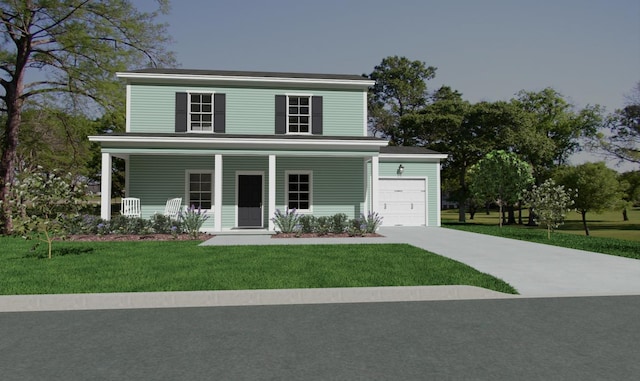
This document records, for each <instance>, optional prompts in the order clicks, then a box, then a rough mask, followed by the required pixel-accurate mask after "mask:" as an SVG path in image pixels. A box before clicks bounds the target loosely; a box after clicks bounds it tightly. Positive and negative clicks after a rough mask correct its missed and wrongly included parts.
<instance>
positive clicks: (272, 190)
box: [267, 155, 276, 231]
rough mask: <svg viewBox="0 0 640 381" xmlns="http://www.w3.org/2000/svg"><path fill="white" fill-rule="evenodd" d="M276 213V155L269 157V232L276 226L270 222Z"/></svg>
mask: <svg viewBox="0 0 640 381" xmlns="http://www.w3.org/2000/svg"><path fill="white" fill-rule="evenodd" d="M275 212H276V155H269V209H267V216H268V218H269V225H268V226H269V231H274V230H275V228H276V226H275V224H274V223H273V221H272V220H271V218H272V217H273V214H274V213H275Z"/></svg>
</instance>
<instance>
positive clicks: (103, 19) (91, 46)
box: [0, 0, 174, 232]
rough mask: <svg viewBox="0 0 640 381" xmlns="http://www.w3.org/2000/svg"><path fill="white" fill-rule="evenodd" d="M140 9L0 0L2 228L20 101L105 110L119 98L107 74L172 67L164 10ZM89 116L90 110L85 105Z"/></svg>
mask: <svg viewBox="0 0 640 381" xmlns="http://www.w3.org/2000/svg"><path fill="white" fill-rule="evenodd" d="M157 4H158V9H157V10H155V11H153V12H141V11H139V10H138V9H136V8H135V6H134V5H133V4H132V2H131V1H129V0H15V1H8V0H4V1H1V2H0V33H1V34H2V39H1V40H0V87H1V88H2V90H3V94H2V95H0V100H1V101H2V104H1V105H0V110H1V111H2V112H4V113H6V116H7V117H6V123H5V124H4V126H3V130H4V131H3V134H2V158H1V160H0V201H3V202H2V213H1V214H0V222H4V231H5V232H6V231H11V230H12V222H11V217H10V216H11V210H10V209H9V208H10V204H9V203H7V202H6V199H7V195H8V191H7V189H8V187H9V186H11V185H12V184H13V181H14V178H15V166H16V158H17V149H18V141H19V132H20V126H21V122H22V116H23V111H24V110H25V107H26V105H27V102H32V103H35V102H37V101H38V100H39V99H41V97H43V96H46V95H49V94H56V97H57V98H58V99H59V101H60V102H65V103H67V104H69V105H74V106H79V105H82V104H83V103H85V102H87V101H89V104H91V103H93V104H94V105H101V106H103V107H109V106H111V105H113V104H117V103H118V102H119V101H120V100H121V97H119V96H116V97H115V98H114V94H121V91H120V86H121V84H119V82H118V81H117V80H116V79H115V76H114V73H115V72H117V71H120V70H126V69H127V68H130V67H133V66H140V65H143V64H144V65H149V66H156V65H159V64H163V65H164V64H168V65H173V63H174V59H173V55H172V54H170V53H168V52H166V51H165V45H166V43H167V42H168V41H169V37H168V34H167V31H166V25H164V24H159V23H157V22H156V18H157V17H158V16H159V15H160V14H164V13H166V12H167V11H168V0H158V1H157ZM89 107H90V109H91V110H92V111H93V112H94V113H95V112H96V107H91V106H89Z"/></svg>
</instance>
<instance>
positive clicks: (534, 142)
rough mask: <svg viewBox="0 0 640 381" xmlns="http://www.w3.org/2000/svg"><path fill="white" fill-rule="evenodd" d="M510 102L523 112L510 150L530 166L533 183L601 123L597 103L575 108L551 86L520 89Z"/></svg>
mask: <svg viewBox="0 0 640 381" xmlns="http://www.w3.org/2000/svg"><path fill="white" fill-rule="evenodd" d="M513 103H514V105H516V107H519V108H520V109H521V110H522V111H523V112H524V113H523V114H522V116H521V118H522V119H521V123H519V124H518V129H517V130H516V131H515V135H514V139H513V141H512V142H511V144H512V146H513V151H514V152H517V153H518V154H520V156H521V157H522V158H524V159H525V160H526V161H527V162H529V163H530V164H531V165H532V166H533V170H534V177H535V179H536V182H537V183H541V182H542V181H543V180H544V179H546V178H548V177H549V174H550V172H551V171H552V170H553V169H554V168H557V167H559V166H562V165H565V164H567V159H568V158H569V156H570V155H572V154H573V153H575V152H578V151H580V150H581V149H582V144H581V142H582V141H581V139H582V138H590V137H593V136H595V135H596V133H597V131H598V128H599V127H600V126H601V125H602V110H601V108H600V107H599V106H587V107H585V108H584V109H581V110H577V109H576V108H575V107H574V106H573V105H572V104H571V103H569V102H567V101H566V100H565V98H564V97H563V96H562V94H560V93H559V92H557V91H556V90H554V89H552V88H546V89H543V90H542V91H538V92H534V91H524V90H522V91H520V92H518V94H517V96H516V98H515V99H514V100H513Z"/></svg>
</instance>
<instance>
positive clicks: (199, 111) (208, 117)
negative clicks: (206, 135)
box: [189, 93, 213, 132]
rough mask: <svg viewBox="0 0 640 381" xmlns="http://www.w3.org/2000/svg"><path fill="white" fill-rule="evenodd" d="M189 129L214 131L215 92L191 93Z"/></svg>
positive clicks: (193, 130)
mask: <svg viewBox="0 0 640 381" xmlns="http://www.w3.org/2000/svg"><path fill="white" fill-rule="evenodd" d="M189 131H192V132H213V94H210V93H189Z"/></svg>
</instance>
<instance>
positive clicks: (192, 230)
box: [179, 205, 209, 239]
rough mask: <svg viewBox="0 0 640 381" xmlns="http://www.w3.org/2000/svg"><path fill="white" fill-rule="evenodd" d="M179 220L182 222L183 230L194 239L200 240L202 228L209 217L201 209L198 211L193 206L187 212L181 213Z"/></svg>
mask: <svg viewBox="0 0 640 381" xmlns="http://www.w3.org/2000/svg"><path fill="white" fill-rule="evenodd" d="M179 218H180V220H181V222H182V228H183V229H184V231H185V232H186V233H187V234H189V236H191V238H193V239H198V235H199V234H200V228H202V225H204V223H205V221H207V220H208V219H209V216H208V215H207V213H206V212H204V211H203V210H202V209H201V208H198V209H196V207H195V206H194V205H191V207H189V209H187V210H186V211H185V212H180V214H179Z"/></svg>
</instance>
